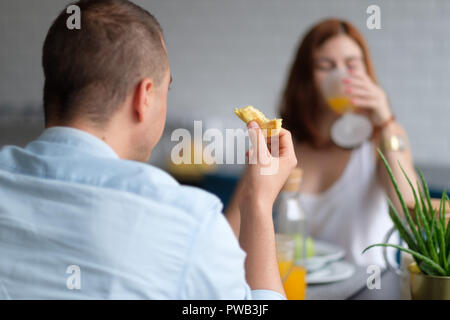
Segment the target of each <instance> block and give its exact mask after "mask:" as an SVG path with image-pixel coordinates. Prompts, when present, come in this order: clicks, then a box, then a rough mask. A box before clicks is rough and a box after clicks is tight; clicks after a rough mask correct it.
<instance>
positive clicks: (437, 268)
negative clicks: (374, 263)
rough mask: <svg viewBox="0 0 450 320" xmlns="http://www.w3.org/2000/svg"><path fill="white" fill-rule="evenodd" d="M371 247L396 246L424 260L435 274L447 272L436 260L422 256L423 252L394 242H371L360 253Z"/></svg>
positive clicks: (442, 274) (441, 274) (440, 274)
mask: <svg viewBox="0 0 450 320" xmlns="http://www.w3.org/2000/svg"><path fill="white" fill-rule="evenodd" d="M373 247H393V248H397V249H398V250H401V251H405V252H407V253H409V254H411V255H412V256H413V257H415V258H417V259H418V260H419V261H423V262H426V263H427V264H428V265H429V267H430V268H432V269H433V270H435V272H436V274H437V275H439V276H445V275H446V274H447V273H446V271H445V270H444V269H442V267H441V266H440V265H439V264H437V263H436V262H434V261H433V260H431V259H430V258H428V257H426V256H424V255H423V254H420V253H419V252H417V251H414V250H410V249H407V248H404V247H402V246H398V245H396V244H390V243H376V244H373V245H371V246H368V247H367V248H365V249H364V250H363V252H362V253H363V254H364V253H365V252H366V251H367V250H369V249H371V248H373ZM421 270H422V269H421ZM422 272H424V273H426V272H425V270H422ZM426 274H427V273H426Z"/></svg>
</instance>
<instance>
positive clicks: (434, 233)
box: [363, 150, 450, 300]
mask: <svg viewBox="0 0 450 320" xmlns="http://www.w3.org/2000/svg"><path fill="white" fill-rule="evenodd" d="M378 153H379V155H380V157H381V159H382V161H383V163H384V166H385V167H386V170H387V172H388V174H389V177H390V179H391V182H392V184H393V185H394V189H395V191H396V193H397V196H398V199H399V200H400V204H401V207H402V211H403V217H401V216H400V214H399V213H398V211H397V209H396V208H395V207H394V205H393V204H392V202H391V200H390V199H388V203H389V216H390V217H391V219H392V222H393V223H394V226H395V228H396V229H397V231H398V232H399V234H400V236H401V237H402V239H403V240H404V241H405V242H406V244H407V246H408V248H405V247H402V246H399V245H395V244H390V243H377V244H373V245H371V246H369V247H367V248H366V249H364V251H363V253H364V252H366V251H367V250H369V249H371V248H373V247H376V246H383V247H394V248H397V249H399V250H402V251H405V252H407V253H409V254H411V255H412V256H413V257H414V260H415V262H414V263H412V264H411V265H409V266H408V270H409V273H410V286H411V298H412V299H447V300H448V299H450V221H449V222H448V223H447V225H446V222H445V213H446V204H447V203H448V204H450V199H449V197H448V195H447V192H446V191H444V192H443V194H442V197H441V202H440V206H439V209H438V210H436V209H434V208H433V206H432V204H431V197H430V192H429V189H428V185H427V183H426V181H425V179H424V177H423V174H422V172H421V171H420V170H418V171H419V176H420V180H421V184H422V185H420V184H419V183H417V189H415V188H414V186H413V184H412V182H411V179H410V178H409V177H408V176H407V174H406V173H405V171H404V170H403V168H402V167H401V165H400V164H399V165H400V168H401V169H402V172H403V174H404V176H405V178H406V179H407V181H408V183H409V185H410V187H411V190H412V193H413V195H414V199H415V205H414V210H412V212H411V213H410V211H409V210H408V207H407V206H406V203H405V201H404V199H403V196H402V194H401V193H400V190H399V188H398V184H397V181H396V179H395V178H394V175H393V174H392V170H391V167H390V166H389V164H388V162H387V160H386V158H385V157H384V155H383V153H382V152H381V151H380V150H378Z"/></svg>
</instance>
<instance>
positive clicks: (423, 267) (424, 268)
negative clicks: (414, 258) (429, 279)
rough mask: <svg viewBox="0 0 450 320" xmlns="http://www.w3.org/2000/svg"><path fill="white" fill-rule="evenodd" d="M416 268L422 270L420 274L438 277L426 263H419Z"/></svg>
mask: <svg viewBox="0 0 450 320" xmlns="http://www.w3.org/2000/svg"><path fill="white" fill-rule="evenodd" d="M418 266H419V269H420V270H422V272H423V273H425V274H428V275H431V276H439V274H436V271H435V270H434V268H433V267H432V266H430V265H429V264H428V263H426V262H421V263H420V264H418Z"/></svg>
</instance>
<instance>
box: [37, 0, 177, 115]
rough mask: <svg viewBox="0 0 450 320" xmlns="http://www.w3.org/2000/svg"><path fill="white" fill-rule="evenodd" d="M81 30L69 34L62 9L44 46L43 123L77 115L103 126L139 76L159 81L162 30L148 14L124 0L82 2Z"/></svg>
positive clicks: (165, 64)
mask: <svg viewBox="0 0 450 320" xmlns="http://www.w3.org/2000/svg"><path fill="white" fill-rule="evenodd" d="M73 4H75V5H77V6H78V7H79V8H80V11H81V29H79V30H77V29H73V30H69V28H68V27H67V25H66V21H67V19H68V18H69V16H70V15H69V14H67V13H66V9H64V10H63V11H62V12H61V13H60V14H59V16H58V17H57V18H56V20H55V21H54V22H53V24H52V26H51V27H50V30H49V32H48V34H47V37H46V39H45V42H44V47H43V55H42V66H43V69H44V75H45V85H44V111H45V122H46V124H48V123H49V122H50V121H52V122H54V121H56V122H58V123H66V122H69V121H71V120H72V119H73V118H74V117H76V116H79V115H82V116H83V117H87V118H88V119H90V120H91V121H92V122H93V123H95V124H104V123H105V122H106V121H108V119H109V118H110V116H111V115H112V113H113V112H114V111H116V109H117V107H118V106H119V105H120V104H121V103H122V102H123V101H124V100H125V98H126V97H127V95H128V93H129V92H130V90H131V89H133V88H135V86H136V85H137V84H138V83H139V82H140V81H141V80H142V79H143V78H145V77H150V78H152V79H153V80H154V81H155V85H159V84H160V83H161V82H162V79H163V76H164V74H165V72H166V70H167V68H168V59H167V54H166V51H165V49H164V45H163V35H162V29H161V26H160V25H159V23H158V21H157V20H156V18H155V17H154V16H153V15H152V14H150V13H149V12H148V11H146V10H144V9H142V8H141V7H139V6H137V5H135V4H133V3H132V2H130V1H126V0H84V1H78V2H76V3H73Z"/></svg>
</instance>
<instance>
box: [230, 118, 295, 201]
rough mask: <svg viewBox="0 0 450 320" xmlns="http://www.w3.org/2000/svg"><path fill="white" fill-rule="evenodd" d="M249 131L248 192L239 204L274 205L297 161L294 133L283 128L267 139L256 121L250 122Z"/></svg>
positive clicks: (243, 195)
mask: <svg viewBox="0 0 450 320" xmlns="http://www.w3.org/2000/svg"><path fill="white" fill-rule="evenodd" d="M248 133H249V137H250V141H251V142H252V147H251V148H250V150H249V152H248V158H249V165H248V167H247V169H246V172H245V175H244V177H243V184H244V185H245V187H244V188H243V192H244V194H242V196H241V197H240V203H239V207H240V208H241V209H242V207H245V206H249V205H251V206H257V207H261V206H262V207H265V208H269V207H270V208H272V205H273V202H274V201H275V198H276V197H277V195H278V193H279V192H280V190H281V188H282V187H283V185H284V183H285V182H286V179H287V178H288V176H289V174H290V173H291V171H292V169H293V168H295V167H296V165H297V158H296V156H295V151H294V145H293V143H292V137H291V133H290V132H289V131H288V130H286V129H281V130H280V133H279V135H278V136H275V137H270V138H268V141H267V142H266V140H265V138H264V136H263V133H262V130H261V129H260V128H259V126H258V123H257V122H255V121H252V122H249V124H248Z"/></svg>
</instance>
